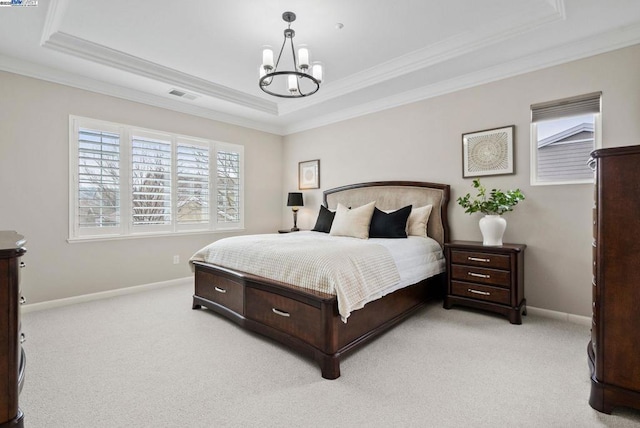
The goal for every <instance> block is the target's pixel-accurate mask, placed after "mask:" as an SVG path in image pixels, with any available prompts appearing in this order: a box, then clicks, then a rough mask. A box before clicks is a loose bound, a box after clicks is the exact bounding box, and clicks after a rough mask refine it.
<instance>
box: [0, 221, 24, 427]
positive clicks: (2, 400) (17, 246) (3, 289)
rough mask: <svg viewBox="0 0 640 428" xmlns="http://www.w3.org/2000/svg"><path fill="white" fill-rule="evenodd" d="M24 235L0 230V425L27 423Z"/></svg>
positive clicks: (14, 425)
mask: <svg viewBox="0 0 640 428" xmlns="http://www.w3.org/2000/svg"><path fill="white" fill-rule="evenodd" d="M25 243H26V241H25V240H24V237H23V236H22V235H19V234H17V233H16V232H13V231H0V428H8V427H12V428H13V427H18V428H21V427H22V426H23V419H24V415H23V414H22V411H20V409H19V408H18V395H19V394H20V390H21V389H22V384H23V382H24V368H25V356H24V351H23V350H22V346H21V342H22V341H23V340H24V335H23V333H22V332H21V331H20V330H21V325H20V303H21V301H23V299H22V297H21V295H20V268H21V267H22V266H24V264H22V263H21V262H20V257H21V256H22V255H23V254H24V253H26V251H27V250H26V249H25V248H24V244H25Z"/></svg>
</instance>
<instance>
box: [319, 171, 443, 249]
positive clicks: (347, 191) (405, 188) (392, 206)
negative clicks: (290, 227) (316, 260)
mask: <svg viewBox="0 0 640 428" xmlns="http://www.w3.org/2000/svg"><path fill="white" fill-rule="evenodd" d="M323 194H324V196H323V201H324V205H325V206H326V207H327V208H329V209H331V210H335V209H336V207H337V206H338V203H341V204H342V205H345V206H348V207H359V206H361V205H364V204H367V203H369V202H371V201H376V207H378V208H379V209H381V210H396V209H399V208H402V207H405V206H407V205H413V206H414V207H416V208H418V207H423V206H425V205H428V204H431V205H433V210H432V211H431V215H430V216H429V223H428V224H427V235H428V236H429V237H431V238H433V239H435V240H436V241H438V242H439V243H440V245H441V246H442V247H444V243H445V242H449V220H448V217H447V205H448V204H449V185H448V184H438V183H425V182H420V181H374V182H369V183H358V184H350V185H348V186H342V187H336V188H335V189H329V190H325V191H324V193H323Z"/></svg>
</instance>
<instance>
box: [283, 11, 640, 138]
mask: <svg viewBox="0 0 640 428" xmlns="http://www.w3.org/2000/svg"><path fill="white" fill-rule="evenodd" d="M638 43H640V24H634V25H630V26H627V27H622V28H618V29H616V30H613V31H609V32H605V33H601V34H597V35H594V36H591V37H588V38H584V39H581V40H578V41H575V42H572V43H567V44H565V45H562V46H560V47H557V48H555V49H547V50H544V51H540V52H538V53H536V54H530V55H526V56H524V57H521V58H519V59H517V60H514V61H511V62H508V63H502V64H499V65H497V66H493V67H489V68H486V69H483V70H479V71H475V72H473V73H469V74H466V75H464V76H460V77H456V78H454V79H449V80H447V81H443V82H438V83H436V84H433V85H428V86H424V87H422V88H418V89H415V90H411V91H406V92H402V93H399V94H394V95H392V96H390V97H386V98H382V99H379V100H376V101H373V102H370V103H366V104H361V105H358V106H355V107H352V108H347V109H343V110H338V111H335V112H333V113H331V114H328V115H323V116H320V117H317V118H314V119H310V120H305V121H300V122H297V123H295V124H291V125H286V126H285V127H284V135H289V134H293V133H296V132H302V131H307V130H310V129H314V128H319V127H321V126H326V125H330V124H333V123H336V122H341V121H343V120H348V119H353V118H356V117H359V116H364V115H367V114H371V113H376V112H379V111H383V110H387V109H390V108H394V107H399V106H402V105H405V104H410V103H414V102H418V101H422V100H425V99H429V98H434V97H437V96H440V95H445V94H449V93H452V92H457V91H460V90H463V89H468V88H471V87H474V86H479V85H483V84H486V83H491V82H495V81H498V80H502V79H507V78H510V77H515V76H519V75H522V74H525V73H530V72H533V71H537V70H541V69H544V68H549V67H553V66H556V65H560V64H564V63H568V62H571V61H576V60H579V59H584V58H588V57H590V56H594V55H598V54H602V53H605V52H610V51H613V50H617V49H622V48H625V47H629V46H633V45H636V44H638Z"/></svg>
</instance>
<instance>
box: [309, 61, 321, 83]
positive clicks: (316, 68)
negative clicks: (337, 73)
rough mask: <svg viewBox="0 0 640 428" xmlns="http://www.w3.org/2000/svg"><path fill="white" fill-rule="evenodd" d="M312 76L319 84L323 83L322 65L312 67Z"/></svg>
mask: <svg viewBox="0 0 640 428" xmlns="http://www.w3.org/2000/svg"><path fill="white" fill-rule="evenodd" d="M311 75H312V76H313V78H314V79H316V80H317V81H318V83H322V64H320V63H315V64H313V67H311Z"/></svg>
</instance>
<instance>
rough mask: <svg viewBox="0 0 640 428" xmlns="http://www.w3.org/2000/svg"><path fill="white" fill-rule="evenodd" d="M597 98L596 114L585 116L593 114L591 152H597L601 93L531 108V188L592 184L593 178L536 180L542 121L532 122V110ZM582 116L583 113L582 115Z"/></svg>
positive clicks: (599, 131) (600, 122)
mask: <svg viewBox="0 0 640 428" xmlns="http://www.w3.org/2000/svg"><path fill="white" fill-rule="evenodd" d="M596 96H598V97H599V109H598V112H591V113H587V114H593V140H594V141H593V146H594V147H593V150H597V149H599V148H602V93H601V92H595V93H591V94H586V95H579V96H577V97H571V98H565V99H562V100H556V101H551V102H548V103H542V104H538V105H532V106H531V126H530V140H529V141H530V150H529V153H530V156H529V162H530V163H529V183H530V185H531V186H558V185H564V184H593V183H594V178H593V177H592V178H585V179H571V180H569V179H567V180H552V181H551V180H545V181H541V180H540V179H539V178H538V123H539V122H541V121H542V120H537V121H536V120H534V113H533V111H534V109H535V107H536V106H541V105H552V106H553V105H556V106H561V105H562V104H571V103H572V102H580V101H581V100H584V99H589V98H594V97H596ZM583 114H584V113H583ZM575 116H580V114H567V115H565V116H561V115H558V116H556V117H553V118H552V119H550V120H558V119H561V118H563V117H564V118H566V117H575ZM587 161H588V159H585V165H586V164H587Z"/></svg>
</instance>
